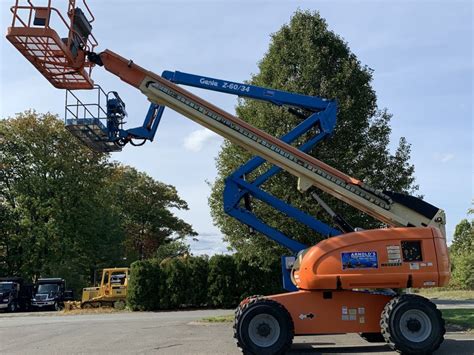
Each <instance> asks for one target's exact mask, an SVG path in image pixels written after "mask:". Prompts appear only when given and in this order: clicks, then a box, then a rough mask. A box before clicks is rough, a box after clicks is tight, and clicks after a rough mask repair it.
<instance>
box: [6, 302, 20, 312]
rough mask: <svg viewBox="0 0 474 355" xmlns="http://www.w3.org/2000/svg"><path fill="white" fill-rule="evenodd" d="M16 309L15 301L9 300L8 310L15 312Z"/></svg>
mask: <svg viewBox="0 0 474 355" xmlns="http://www.w3.org/2000/svg"><path fill="white" fill-rule="evenodd" d="M17 309H18V307H17V305H16V302H15V301H11V302H10V304H9V305H8V312H10V313H14V312H16V310H17Z"/></svg>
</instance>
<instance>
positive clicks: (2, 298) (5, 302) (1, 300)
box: [0, 277, 32, 312]
mask: <svg viewBox="0 0 474 355" xmlns="http://www.w3.org/2000/svg"><path fill="white" fill-rule="evenodd" d="M31 293H32V286H31V285H28V284H26V283H25V282H24V280H23V279H22V278H21V277H2V278H0V310H3V311H7V312H16V311H20V310H23V311H25V310H28V309H29V306H30V299H31Z"/></svg>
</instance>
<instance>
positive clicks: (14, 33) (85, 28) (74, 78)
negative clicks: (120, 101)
mask: <svg viewBox="0 0 474 355" xmlns="http://www.w3.org/2000/svg"><path fill="white" fill-rule="evenodd" d="M52 3H53V1H52V0H48V1H47V3H45V4H44V6H39V5H35V4H34V3H33V2H32V1H31V0H16V3H15V5H14V6H12V7H11V8H10V11H11V12H12V14H13V19H12V23H11V27H10V28H9V29H8V34H7V38H8V40H9V41H10V42H11V43H12V44H13V45H14V46H15V47H16V48H17V49H18V50H19V51H20V52H21V53H22V54H23V55H24V56H25V57H26V58H27V59H28V60H29V61H30V62H31V63H32V64H33V65H34V66H35V67H36V68H37V69H38V70H39V71H40V72H41V73H42V74H43V75H44V76H45V77H46V78H47V79H48V80H49V81H50V82H51V83H52V84H53V85H54V86H55V87H57V88H62V89H92V87H93V82H92V80H91V79H90V76H91V74H92V68H93V66H94V64H93V63H91V62H89V61H88V60H87V58H86V53H87V52H91V51H93V50H94V48H96V47H97V45H98V42H97V40H96V38H95V37H94V36H93V34H92V33H91V31H90V30H91V28H92V27H91V25H90V23H91V22H92V21H94V16H93V15H92V12H91V11H90V9H89V7H88V5H87V3H86V1H85V0H83V1H82V4H84V8H85V11H86V13H87V16H86V14H85V13H84V12H83V11H82V10H81V9H79V8H76V7H75V5H76V1H75V0H69V1H68V2H67V5H68V6H67V9H64V11H66V12H67V17H68V18H69V21H68V20H67V18H65V16H63V15H62V14H61V11H59V10H58V9H57V8H55V7H53V6H52ZM57 4H59V5H64V2H63V3H62V4H61V3H57ZM58 29H59V31H60V32H66V31H67V37H65V36H60V35H59V34H58Z"/></svg>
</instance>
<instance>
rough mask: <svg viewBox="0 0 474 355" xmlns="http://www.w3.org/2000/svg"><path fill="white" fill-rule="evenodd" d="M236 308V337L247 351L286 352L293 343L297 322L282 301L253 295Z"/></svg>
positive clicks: (252, 352)
mask: <svg viewBox="0 0 474 355" xmlns="http://www.w3.org/2000/svg"><path fill="white" fill-rule="evenodd" d="M239 308H240V309H239V312H236V319H235V325H234V331H235V334H234V337H235V338H236V339H237V345H238V346H239V347H240V348H241V349H242V351H243V352H244V354H256V355H257V354H258V355H260V354H261V355H273V354H285V353H286V351H288V349H289V348H290V347H291V344H292V342H293V335H294V326H293V321H292V319H291V316H290V314H289V313H288V311H287V310H286V309H285V307H283V306H282V305H281V304H280V303H278V302H275V301H273V300H269V299H265V298H252V299H250V300H249V301H248V302H247V303H244V304H243V305H241V306H239Z"/></svg>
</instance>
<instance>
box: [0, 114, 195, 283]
mask: <svg viewBox="0 0 474 355" xmlns="http://www.w3.org/2000/svg"><path fill="white" fill-rule="evenodd" d="M108 158H109V156H108V154H100V153H95V152H93V151H91V150H90V149H88V148H86V147H84V146H83V145H82V144H81V143H80V142H79V141H78V140H77V139H76V138H74V137H73V136H72V135H71V134H70V133H69V132H68V131H66V130H65V129H64V124H63V123H62V122H61V121H59V120H58V118H57V117H56V116H54V115H51V114H37V113H36V112H34V111H26V112H24V113H21V114H18V115H17V116H16V117H15V118H9V119H5V120H0V167H1V169H0V276H4V275H17V276H23V277H25V278H28V279H31V280H34V279H36V278H38V277H54V276H57V277H63V278H66V279H67V280H68V285H69V287H72V288H74V289H75V290H76V291H78V290H80V289H81V288H82V287H84V286H86V285H89V284H90V283H91V282H92V280H93V279H94V274H95V272H96V271H97V270H99V269H102V268H105V267H113V266H123V265H124V264H129V263H131V262H133V261H134V260H136V259H138V258H143V257H149V256H152V255H154V253H155V251H156V250H157V249H158V247H159V246H161V245H164V244H167V243H170V242H174V244H173V245H174V246H176V245H178V244H180V243H181V244H183V242H182V239H183V238H184V237H185V236H188V235H195V232H194V231H193V229H192V227H191V226H190V225H189V224H187V223H186V222H184V221H183V220H182V219H179V218H177V217H176V216H175V215H174V214H173V212H172V210H173V209H187V204H186V202H185V201H184V200H182V199H181V198H180V197H179V196H178V194H177V191H176V189H175V188H174V187H173V186H170V185H165V184H163V183H161V182H158V181H155V180H154V179H152V178H151V177H149V176H148V175H146V174H144V173H140V172H138V171H136V170H135V169H133V168H131V167H126V166H121V165H119V164H112V163H110V162H109V160H108ZM181 247H184V244H183V245H181Z"/></svg>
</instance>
